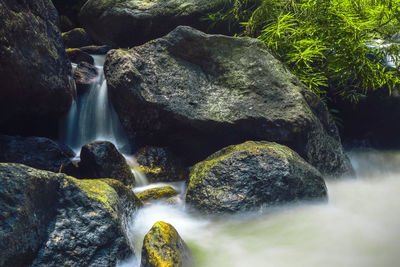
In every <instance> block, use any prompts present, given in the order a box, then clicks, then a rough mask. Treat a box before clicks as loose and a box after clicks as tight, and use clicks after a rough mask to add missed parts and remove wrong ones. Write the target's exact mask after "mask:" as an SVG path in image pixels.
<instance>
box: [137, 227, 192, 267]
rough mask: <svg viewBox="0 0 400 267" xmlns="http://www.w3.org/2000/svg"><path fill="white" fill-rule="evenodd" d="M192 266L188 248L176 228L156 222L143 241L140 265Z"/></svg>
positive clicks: (144, 266)
mask: <svg viewBox="0 0 400 267" xmlns="http://www.w3.org/2000/svg"><path fill="white" fill-rule="evenodd" d="M156 266H157V267H161V266H164V267H175V266H179V267H189V266H193V260H192V257H191V254H190V250H189V248H188V247H187V245H186V244H185V242H184V241H183V240H182V238H181V237H180V236H179V234H178V232H177V231H176V229H175V228H174V227H173V226H172V225H170V224H168V223H165V222H161V221H159V222H156V223H155V224H154V225H153V227H152V228H151V229H150V231H149V232H148V233H147V234H146V236H145V237H144V241H143V248H142V260H141V267H156Z"/></svg>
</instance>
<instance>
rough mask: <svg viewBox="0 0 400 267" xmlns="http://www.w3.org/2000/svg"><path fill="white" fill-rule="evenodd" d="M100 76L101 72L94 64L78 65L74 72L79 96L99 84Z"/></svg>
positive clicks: (84, 63)
mask: <svg viewBox="0 0 400 267" xmlns="http://www.w3.org/2000/svg"><path fill="white" fill-rule="evenodd" d="M98 74H99V71H98V70H97V68H96V67H95V66H93V65H92V64H89V63H87V62H81V63H79V64H78V66H77V67H76V69H75V71H74V80H75V84H76V90H77V93H78V95H81V94H83V93H85V92H87V91H88V90H89V89H90V87H91V86H92V85H94V84H96V83H97V82H98V81H97V79H98V77H97V76H98Z"/></svg>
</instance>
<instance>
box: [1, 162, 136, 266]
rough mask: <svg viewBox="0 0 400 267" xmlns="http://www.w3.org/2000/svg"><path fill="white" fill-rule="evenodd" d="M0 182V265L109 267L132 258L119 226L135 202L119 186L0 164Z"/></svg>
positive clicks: (127, 192)
mask: <svg viewBox="0 0 400 267" xmlns="http://www.w3.org/2000/svg"><path fill="white" fill-rule="evenodd" d="M0 184H1V187H0V210H1V211H0V219H1V224H0V250H1V253H0V265H1V266H28V265H29V266H115V265H116V263H117V261H119V260H123V259H126V258H127V257H129V256H131V255H132V253H133V252H132V250H131V248H130V245H129V241H128V239H127V237H126V231H125V228H124V224H125V223H126V221H127V219H128V218H130V216H131V215H132V214H131V213H130V212H131V211H132V212H134V211H135V210H137V209H138V208H139V207H140V206H141V202H140V201H139V200H138V199H137V198H136V197H135V195H134V194H133V192H132V191H131V190H129V189H128V188H125V187H124V186H123V185H122V184H121V183H119V182H117V181H111V182H110V181H108V180H77V179H75V178H72V177H68V176H66V175H64V174H55V173H53V172H47V171H39V170H36V169H33V168H30V167H27V166H25V165H20V164H6V163H0ZM128 210H129V214H128V212H127V211H128Z"/></svg>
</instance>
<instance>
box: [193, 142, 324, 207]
mask: <svg viewBox="0 0 400 267" xmlns="http://www.w3.org/2000/svg"><path fill="white" fill-rule="evenodd" d="M326 197H327V189H326V186H325V182H324V179H323V177H322V175H321V173H320V172H319V171H317V170H316V169H315V168H314V167H312V166H311V165H310V164H308V163H307V162H305V161H304V160H303V159H302V158H301V157H300V156H299V155H298V154H297V153H296V152H294V151H293V150H291V149H290V148H288V147H286V146H282V145H279V144H277V143H271V142H253V141H248V142H245V143H242V144H240V145H232V146H229V147H226V148H224V149H222V150H220V151H218V152H216V153H215V154H213V155H211V156H210V157H208V158H207V159H205V160H204V161H202V162H200V163H198V164H196V165H195V166H194V167H193V168H192V170H191V172H190V181H189V185H188V188H187V194H186V203H187V204H189V205H191V206H192V207H194V208H196V209H198V210H200V211H202V212H205V213H233V212H237V211H248V210H255V209H258V208H260V207H271V206H274V205H278V204H284V203H289V202H295V201H305V200H322V199H326Z"/></svg>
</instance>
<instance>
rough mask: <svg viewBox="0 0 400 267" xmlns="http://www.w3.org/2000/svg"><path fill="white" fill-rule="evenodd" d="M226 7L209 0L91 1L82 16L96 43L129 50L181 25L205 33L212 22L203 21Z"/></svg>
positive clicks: (220, 2)
mask: <svg viewBox="0 0 400 267" xmlns="http://www.w3.org/2000/svg"><path fill="white" fill-rule="evenodd" d="M225 5H226V4H225V3H223V1H209V0H165V1H145V0H139V1H130V0H118V1H115V0H101V1H100V0H89V1H87V2H86V4H85V5H84V6H83V7H82V9H81V12H80V14H79V17H80V21H81V22H82V25H83V26H84V28H85V29H86V30H87V32H88V33H89V35H90V36H91V37H92V38H93V39H94V40H95V41H96V42H98V43H101V44H107V45H111V46H113V47H130V46H133V45H138V44H143V43H144V42H147V41H150V40H153V39H155V38H159V37H161V36H163V35H165V34H167V33H168V32H170V31H171V30H173V29H174V28H175V27H177V26H179V25H189V26H192V27H195V28H198V29H202V30H206V29H207V28H208V27H209V25H210V23H208V22H206V21H204V20H202V19H201V18H202V17H203V16H206V15H207V14H208V13H211V12H216V11H218V10H220V9H222V8H223V7H224V6H225Z"/></svg>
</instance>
